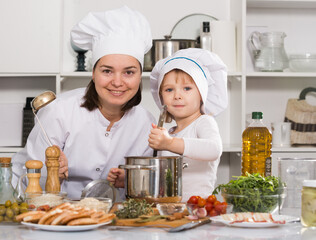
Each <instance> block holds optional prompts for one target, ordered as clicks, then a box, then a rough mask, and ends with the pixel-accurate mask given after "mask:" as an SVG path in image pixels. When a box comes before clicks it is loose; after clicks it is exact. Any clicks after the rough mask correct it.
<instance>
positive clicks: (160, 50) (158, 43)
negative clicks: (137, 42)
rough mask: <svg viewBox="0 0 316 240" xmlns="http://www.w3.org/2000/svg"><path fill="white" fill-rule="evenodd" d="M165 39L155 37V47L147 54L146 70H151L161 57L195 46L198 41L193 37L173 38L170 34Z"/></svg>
mask: <svg viewBox="0 0 316 240" xmlns="http://www.w3.org/2000/svg"><path fill="white" fill-rule="evenodd" d="M164 37H165V39H154V40H153V47H152V48H151V50H150V51H149V52H148V53H147V54H146V55H145V66H144V70H145V71H151V70H152V68H153V66H154V65H155V64H156V63H157V62H158V61H159V60H161V59H163V58H166V57H169V56H171V55H172V54H173V53H175V52H176V51H178V50H180V49H186V48H195V47H196V46H197V41H196V40H192V39H172V38H171V36H170V35H166V36H164Z"/></svg>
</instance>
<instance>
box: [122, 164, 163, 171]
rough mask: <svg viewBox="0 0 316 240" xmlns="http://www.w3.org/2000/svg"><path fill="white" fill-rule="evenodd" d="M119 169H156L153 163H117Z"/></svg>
mask: <svg viewBox="0 0 316 240" xmlns="http://www.w3.org/2000/svg"><path fill="white" fill-rule="evenodd" d="M119 168H120V169H139V170H154V171H156V170H157V166H155V165H119Z"/></svg>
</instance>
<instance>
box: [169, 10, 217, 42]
mask: <svg viewBox="0 0 316 240" xmlns="http://www.w3.org/2000/svg"><path fill="white" fill-rule="evenodd" d="M214 20H217V19H216V18H215V17H212V16H210V15H207V14H198V13H197V14H191V15H188V16H185V17H184V18H182V19H180V20H179V21H178V22H177V23H176V25H175V26H174V27H173V29H172V30H171V33H170V35H171V36H172V39H192V40H196V39H197V38H198V37H199V36H200V29H201V26H202V23H203V22H211V21H214Z"/></svg>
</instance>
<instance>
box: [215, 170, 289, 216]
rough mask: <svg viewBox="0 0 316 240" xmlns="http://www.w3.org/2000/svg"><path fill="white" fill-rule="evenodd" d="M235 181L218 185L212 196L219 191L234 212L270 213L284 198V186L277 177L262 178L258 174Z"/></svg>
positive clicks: (248, 175)
mask: <svg viewBox="0 0 316 240" xmlns="http://www.w3.org/2000/svg"><path fill="white" fill-rule="evenodd" d="M233 178H236V179H235V180H231V181H229V183H227V184H220V185H219V186H218V187H216V188H215V189H214V191H213V193H212V194H218V192H219V191H221V193H222V196H223V198H224V199H225V201H226V202H227V203H230V204H232V205H233V206H234V212H271V211H273V210H274V209H275V208H276V207H277V206H278V205H281V202H282V199H283V198H284V196H285V184H284V183H282V182H281V181H280V179H279V178H278V177H275V176H268V177H263V176H261V175H260V174H259V173H254V174H250V173H247V175H246V176H238V177H237V176H234V177H233Z"/></svg>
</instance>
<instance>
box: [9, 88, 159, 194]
mask: <svg viewBox="0 0 316 240" xmlns="http://www.w3.org/2000/svg"><path fill="white" fill-rule="evenodd" d="M84 93H85V88H80V89H75V90H72V91H69V92H65V93H62V94H60V95H59V96H57V98H56V99H55V100H54V101H53V102H51V103H50V104H48V105H47V106H45V107H44V108H42V109H40V110H39V112H38V117H39V119H40V121H41V123H42V126H43V127H44V129H45V130H46V132H47V135H48V136H49V138H50V140H51V142H52V144H53V145H57V146H59V147H60V148H61V149H62V151H63V152H64V153H65V155H66V157H67V158H68V173H69V177H68V181H66V180H64V181H63V182H62V185H61V191H64V192H67V194H68V197H69V198H71V199H79V198H80V196H81V192H82V190H83V188H84V187H85V186H86V185H87V184H88V183H89V182H91V181H92V180H96V179H106V177H107V174H108V172H109V170H110V168H112V167H118V165H119V164H125V159H124V157H125V156H152V152H153V150H152V149H151V148H150V147H149V146H148V136H149V133H150V130H151V128H152V127H151V123H154V122H155V119H154V117H153V116H152V114H151V113H149V112H148V111H147V110H145V109H144V108H143V107H141V106H135V107H133V108H132V109H130V110H128V111H127V112H126V113H125V114H124V116H123V117H122V118H121V119H120V120H119V121H118V122H115V123H114V125H113V126H112V128H111V130H110V131H107V127H108V126H109V124H110V122H109V121H108V120H107V119H106V118H105V117H104V116H103V115H102V114H101V112H100V111H99V109H95V110H93V111H91V112H90V111H88V110H87V109H86V108H83V107H80V105H81V103H82V102H83V99H82V97H83V96H84ZM35 122H36V121H35ZM48 146H49V145H48V143H47V142H46V140H45V136H44V134H43V133H42V131H41V129H40V126H39V124H35V126H34V128H33V129H32V131H31V133H30V135H29V137H28V140H27V143H26V146H25V148H24V149H22V150H21V151H20V152H18V153H16V154H15V155H14V156H13V158H12V163H13V173H14V174H13V175H14V178H15V180H14V181H15V182H16V181H17V178H18V177H19V176H21V174H23V173H24V172H25V170H23V169H22V167H23V166H24V165H25V162H26V161H27V160H30V159H32V160H41V161H42V162H43V163H44V167H43V168H42V172H41V173H42V176H43V177H42V178H41V185H42V187H44V186H45V181H46V176H47V170H46V167H45V150H46V148H47V147H48ZM14 181H13V182H14ZM43 189H44V188H43Z"/></svg>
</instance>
